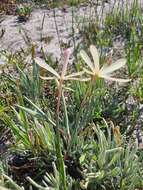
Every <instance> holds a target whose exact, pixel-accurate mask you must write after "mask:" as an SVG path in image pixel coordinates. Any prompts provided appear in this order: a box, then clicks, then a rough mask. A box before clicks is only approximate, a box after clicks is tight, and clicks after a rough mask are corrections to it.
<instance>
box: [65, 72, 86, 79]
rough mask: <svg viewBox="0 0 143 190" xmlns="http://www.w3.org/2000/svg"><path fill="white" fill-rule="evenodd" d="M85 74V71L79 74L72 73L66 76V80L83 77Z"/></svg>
mask: <svg viewBox="0 0 143 190" xmlns="http://www.w3.org/2000/svg"><path fill="white" fill-rule="evenodd" d="M84 73H85V72H84V71H80V72H77V73H72V74H70V75H67V76H65V78H66V79H68V78H72V77H77V76H81V75H83V74H84Z"/></svg>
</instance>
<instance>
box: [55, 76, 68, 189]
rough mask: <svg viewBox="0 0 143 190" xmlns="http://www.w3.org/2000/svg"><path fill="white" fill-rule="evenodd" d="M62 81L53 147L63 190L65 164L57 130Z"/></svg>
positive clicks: (60, 89) (64, 187) (64, 184)
mask: <svg viewBox="0 0 143 190" xmlns="http://www.w3.org/2000/svg"><path fill="white" fill-rule="evenodd" d="M62 83H63V81H62V80H61V81H60V83H59V87H58V100H57V107H56V127H55V131H56V139H55V148H56V156H57V168H58V170H59V174H60V181H61V182H62V186H63V190H67V188H66V172H65V165H64V160H63V155H62V151H61V139H60V132H59V119H60V117H59V114H60V102H61V97H62Z"/></svg>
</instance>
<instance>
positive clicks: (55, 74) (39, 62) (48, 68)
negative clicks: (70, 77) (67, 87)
mask: <svg viewBox="0 0 143 190" xmlns="http://www.w3.org/2000/svg"><path fill="white" fill-rule="evenodd" d="M35 62H36V63H37V64H38V65H39V66H40V67H42V68H44V69H46V70H47V71H49V72H50V73H51V74H53V75H54V76H56V77H57V78H60V76H59V74H58V73H57V72H56V71H55V70H54V69H53V68H52V67H51V66H49V65H48V64H46V63H45V61H44V60H42V59H40V58H39V57H36V58H35Z"/></svg>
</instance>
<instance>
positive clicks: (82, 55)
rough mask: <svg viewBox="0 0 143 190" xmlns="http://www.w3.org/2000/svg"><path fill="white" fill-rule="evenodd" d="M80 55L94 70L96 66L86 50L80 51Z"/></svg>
mask: <svg viewBox="0 0 143 190" xmlns="http://www.w3.org/2000/svg"><path fill="white" fill-rule="evenodd" d="M80 55H81V57H82V59H83V60H84V61H85V63H86V64H87V65H88V67H89V68H90V69H91V70H92V71H94V66H93V63H92V62H91V60H90V58H89V56H88V55H87V53H86V52H85V51H84V50H81V51H80Z"/></svg>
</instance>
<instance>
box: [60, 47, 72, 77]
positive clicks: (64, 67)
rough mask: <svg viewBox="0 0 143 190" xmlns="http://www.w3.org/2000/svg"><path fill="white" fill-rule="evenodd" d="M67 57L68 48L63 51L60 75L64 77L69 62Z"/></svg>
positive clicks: (68, 53) (68, 54) (68, 55)
mask: <svg viewBox="0 0 143 190" xmlns="http://www.w3.org/2000/svg"><path fill="white" fill-rule="evenodd" d="M69 57H70V50H69V49H66V50H65V51H64V53H63V68H62V74H61V76H62V77H64V76H65V74H66V71H67V66H68V63H69Z"/></svg>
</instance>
